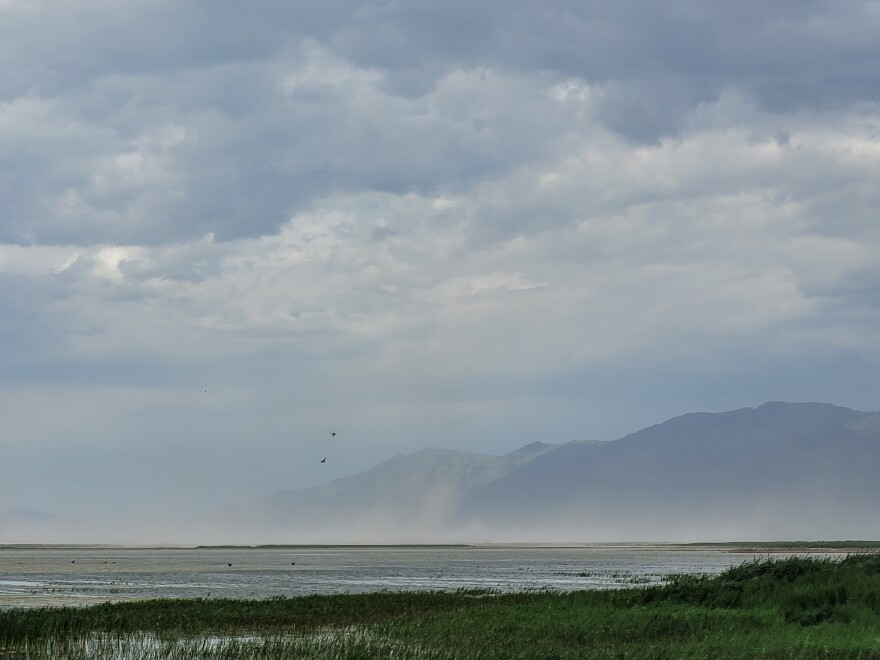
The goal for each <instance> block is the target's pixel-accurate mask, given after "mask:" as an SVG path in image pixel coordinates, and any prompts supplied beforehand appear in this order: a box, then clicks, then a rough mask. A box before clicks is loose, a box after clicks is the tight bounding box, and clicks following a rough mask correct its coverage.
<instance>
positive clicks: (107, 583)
mask: <svg viewBox="0 0 880 660" xmlns="http://www.w3.org/2000/svg"><path fill="white" fill-rule="evenodd" d="M760 556H766V555H759V554H755V553H741V552H730V551H729V550H728V549H725V548H692V547H681V546H633V545H627V546H607V545H605V546H587V547H533V546H469V547H459V546H456V547H443V546H441V547H434V546H432V547H427V546H426V547H318V548H316V547H308V548H306V547H286V548H233V549H228V548H178V549H167V548H163V549H143V548H58V547H42V548H28V549H23V548H3V549H0V607H39V606H46V605H86V604H90V603H95V602H104V601H121V600H130V599H143V598H196V597H202V598H204V597H213V598H233V597H235V598H267V597H270V596H296V595H305V594H333V593H361V592H373V591H381V590H392V591H399V590H428V589H442V590H454V589H464V588H468V589H470V588H479V589H496V590H500V591H524V590H530V589H555V590H573V589H607V588H617V587H622V586H630V585H633V584H656V583H659V582H661V581H662V580H663V578H664V576H666V575H669V574H671V573H707V574H716V573H719V572H721V571H722V570H724V569H725V568H728V567H730V566H736V565H739V564H741V563H742V562H744V561H749V560H752V559H755V558H757V557H760ZM776 556H786V555H776ZM824 556H840V554H839V553H824ZM229 564H231V566H229Z"/></svg>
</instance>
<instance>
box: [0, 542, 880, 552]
mask: <svg viewBox="0 0 880 660" xmlns="http://www.w3.org/2000/svg"><path fill="white" fill-rule="evenodd" d="M497 547H524V548H526V547H540V548H579V547H597V548H602V547H646V548H650V547H658V548H676V547H681V548H735V549H737V550H742V551H744V552H751V551H762V550H764V551H772V550H774V549H778V550H781V551H786V550H810V549H816V550H841V551H846V550H853V551H857V550H870V549H873V548H878V549H880V541H695V542H691V543H682V542H673V541H668V542H665V541H603V542H589V541H583V542H577V541H571V542H552V541H548V542H546V543H542V542H539V541H531V542H523V543H517V542H506V541H505V542H491V541H486V542H479V543H265V544H251V545H249V544H219V545H184V544H181V545H127V544H115V543H107V544H103V543H0V551H2V550H40V549H47V550H65V549H71V550H76V549H82V550H103V549H108V548H110V549H112V548H120V549H126V550H286V549H299V548H305V549H308V548H377V549H381V548H427V549H430V548H474V549H479V548H497Z"/></svg>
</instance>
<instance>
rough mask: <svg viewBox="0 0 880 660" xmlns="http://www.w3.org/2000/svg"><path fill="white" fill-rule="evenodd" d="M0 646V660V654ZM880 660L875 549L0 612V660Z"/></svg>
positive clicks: (879, 572) (879, 575)
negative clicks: (705, 569) (587, 586)
mask: <svg viewBox="0 0 880 660" xmlns="http://www.w3.org/2000/svg"><path fill="white" fill-rule="evenodd" d="M2 649H5V653H6V655H5V656H4V651H3V650H2ZM392 656H393V657H398V658H438V659H439V658H511V657H520V658H547V657H559V658H580V657H600V658H601V657H633V658H668V657H676V658H705V657H711V658H742V657H772V658H777V657H781V658H786V657H804V658H814V657H834V658H876V657H880V554H866V555H853V556H849V557H847V558H845V559H843V560H827V559H804V558H788V559H783V560H778V561H777V560H763V561H757V562H750V563H745V564H743V565H741V566H739V567H736V568H733V569H730V570H728V571H725V572H724V573H722V574H721V575H719V576H716V577H699V576H673V577H671V578H670V581H669V583H668V584H666V585H664V586H654V587H643V588H628V589H621V590H616V591H577V592H569V593H558V592H528V593H515V594H509V593H508V594H501V593H494V592H487V591H461V592H454V593H449V592H420V593H390V592H385V593H376V594H367V595H344V596H310V597H305V598H276V599H270V600H263V601H247V600H179V601H146V602H140V603H119V604H114V605H99V606H94V607H89V608H81V609H71V608H54V609H52V608H47V609H43V610H8V611H3V612H0V658H4V657H5V658H9V659H13V658H14V659H15V660H24V659H25V658H27V659H28V660H30V658H44V657H64V658H71V659H72V660H76V659H78V658H86V657H88V658H98V659H100V660H111V659H112V660H117V659H119V660H122V659H124V658H147V659H150V658H181V659H183V660H189V659H195V658H228V659H229V660H233V659H235V660H240V659H242V658H254V659H257V658H265V659H270V658H290V657H310V658H311V657H315V658H374V657H392Z"/></svg>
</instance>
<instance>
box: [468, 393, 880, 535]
mask: <svg viewBox="0 0 880 660" xmlns="http://www.w3.org/2000/svg"><path fill="white" fill-rule="evenodd" d="M878 419H880V416H878V415H877V414H875V413H864V412H857V411H853V410H849V409H846V408H839V407H836V406H830V405H826V404H787V403H768V404H765V405H763V406H761V407H759V408H756V409H752V408H745V409H741V410H735V411H732V412H726V413H719V414H706V413H698V414H689V415H683V416H681V417H676V418H674V419H671V420H669V421H667V422H665V423H663V424H659V425H656V426H652V427H650V428H647V429H644V430H642V431H639V432H637V433H633V434H631V435H628V436H626V437H624V438H621V439H620V440H617V441H615V442H607V443H574V444H570V445H567V446H563V447H559V448H558V449H556V450H555V451H553V452H551V453H549V454H547V455H545V456H541V457H537V458H536V459H535V460H534V461H531V462H530V463H529V464H527V465H525V466H523V467H522V468H521V469H519V470H517V471H516V472H513V473H511V474H508V475H506V476H504V477H501V478H499V479H497V480H495V481H493V482H492V483H490V484H487V485H486V486H484V487H482V488H479V489H475V490H474V491H472V492H471V493H470V494H469V495H468V496H467V497H466V498H465V499H464V501H463V504H462V506H463V511H462V513H463V516H464V517H465V518H470V519H473V520H479V521H481V522H482V523H483V524H486V525H489V526H491V527H493V528H496V529H499V530H516V529H522V528H527V529H531V530H534V531H536V532H543V533H554V532H560V531H568V530H570V531H574V532H576V533H577V534H579V535H580V536H582V537H583V538H600V539H612V538H617V539H620V538H629V539H632V538H641V539H646V538H655V539H662V538H707V537H715V538H791V537H799V538H804V537H810V536H818V537H852V536H871V537H878V536H880V516H878V515H877V514H876V510H877V506H878V504H880V479H878V478H877V474H878V469H880V424H878Z"/></svg>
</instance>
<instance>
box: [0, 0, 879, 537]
mask: <svg viewBox="0 0 880 660" xmlns="http://www.w3.org/2000/svg"><path fill="white" fill-rule="evenodd" d="M878 181H880V2H876V1H854V0H837V1H835V2H820V1H812V0H797V1H794V0H790V1H789V0H778V1H776V2H772V3H766V2H756V1H752V0H743V1H742V2H736V3H731V2H714V1H712V0H709V1H707V0H699V1H698V0H693V1H690V0H689V1H685V0H664V1H662V2H652V3H644V2H631V1H628V0H620V1H618V2H613V3H609V2H599V1H590V0H588V1H583V0H572V1H566V0H560V1H558V2H552V3H537V2H523V1H521V0H504V1H503V2H502V1H500V0H484V1H482V2H473V1H468V2H463V1H460V0H442V1H441V0H410V1H409V2H403V1H396V0H388V1H365V2H364V1H362V2H350V1H346V0H339V1H332V2H323V3H313V2H301V1H298V2H290V1H289V0H285V1H283V2H282V1H280V0H255V1H254V2H249V3H241V2H231V1H229V0H210V1H209V0H188V1H186V2H178V1H174V2H172V1H171V0H127V1H126V2H119V1H118V0H113V1H111V0H0V419H2V425H0V426H2V428H0V452H2V460H0V510H3V509H9V508H13V507H19V506H27V507H33V508H36V509H40V510H44V511H49V512H53V513H61V514H65V515H78V516H96V517H104V518H107V519H115V520H132V519H140V518H144V519H147V518H149V517H151V516H154V517H156V516H161V515H169V512H173V513H174V515H178V516H181V517H184V518H185V517H186V516H195V515H198V514H200V513H202V512H205V511H208V510H210V509H212V508H213V507H216V506H221V505H225V504H228V503H243V502H247V501H249V500H252V499H254V498H257V497H260V496H263V495H266V494H268V493H271V492H274V491H278V490H287V489H293V488H303V487H308V486H312V485H316V484H321V483H326V482H328V481H330V480H331V479H334V478H336V477H339V476H343V475H347V474H352V473H355V472H358V471H361V470H365V469H367V468H370V467H372V466H373V465H375V464H377V463H379V462H380V461H382V460H385V459H387V458H390V457H392V456H394V455H397V454H401V453H410V452H414V451H417V450H419V449H422V448H425V447H438V448H451V449H462V450H468V451H474V452H481V453H490V454H502V453H506V452H509V451H512V450H514V449H516V448H518V447H520V446H522V445H525V444H527V443H530V442H533V441H536V440H540V441H543V442H567V441H570V440H587V439H599V440H612V439H615V438H617V437H620V436H622V435H624V434H626V433H629V432H632V431H636V430H638V429H640V428H642V427H645V426H648V425H650V424H654V423H658V422H661V421H663V420H664V419H667V418H669V417H673V416H675V415H678V414H681V413H684V412H689V411H697V410H703V411H721V410H729V409H735V408H741V407H746V406H755V405H759V404H761V403H763V402H765V401H768V400H784V401H825V402H829V403H835V404H839V405H844V406H848V407H852V408H856V409H862V410H877V409H880V398H878V392H880V332H878V328H880V253H878V249H880V218H878V209H880V186H878V183H877V182H878ZM331 432H336V433H337V434H338V435H337V436H336V437H335V438H331V437H330V433H331ZM325 456H326V457H327V462H326V463H324V464H321V463H319V461H320V459H321V458H323V457H325Z"/></svg>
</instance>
